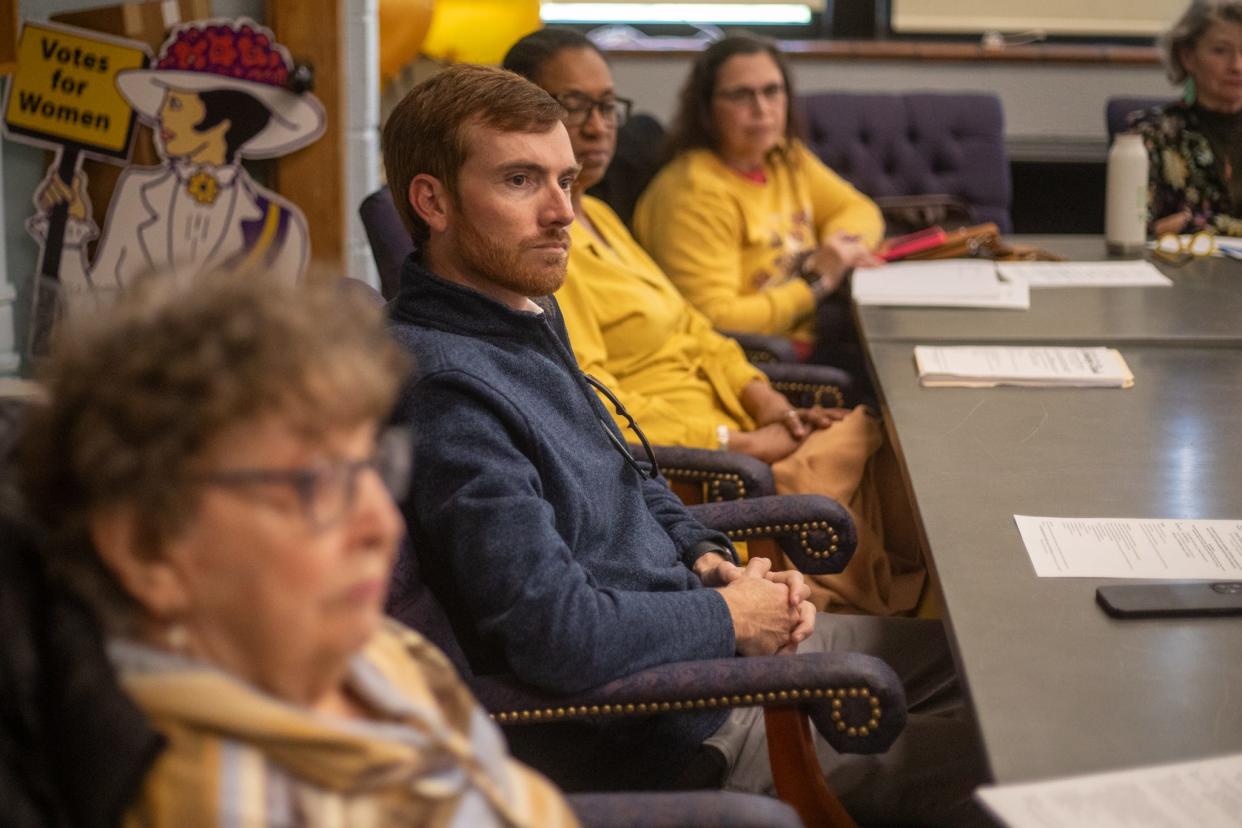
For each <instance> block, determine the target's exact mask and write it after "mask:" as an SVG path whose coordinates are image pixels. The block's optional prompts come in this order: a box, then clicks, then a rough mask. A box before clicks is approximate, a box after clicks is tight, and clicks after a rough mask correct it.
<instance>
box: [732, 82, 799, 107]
mask: <svg viewBox="0 0 1242 828" xmlns="http://www.w3.org/2000/svg"><path fill="white" fill-rule="evenodd" d="M716 95H717V97H720V98H723V99H724V100H726V101H728V102H729V103H731V104H756V103H758V102H759V99H760V98H763V99H764V100H765V101H769V102H771V101H776V100H777V99H779V98H783V97H785V84H783V83H769V84H767V85H765V86H733V87H730V88H729V89H718V90H716Z"/></svg>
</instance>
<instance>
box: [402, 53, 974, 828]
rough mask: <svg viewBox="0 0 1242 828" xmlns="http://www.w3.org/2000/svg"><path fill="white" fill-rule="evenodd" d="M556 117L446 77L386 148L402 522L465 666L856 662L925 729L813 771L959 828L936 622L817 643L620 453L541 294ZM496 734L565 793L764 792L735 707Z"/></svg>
mask: <svg viewBox="0 0 1242 828" xmlns="http://www.w3.org/2000/svg"><path fill="white" fill-rule="evenodd" d="M561 117H563V110H562V109H561V107H560V105H559V104H558V103H557V102H556V101H555V100H554V99H552V98H551V97H549V96H548V95H547V94H546V93H545V92H543V91H542V90H540V89H539V88H538V87H536V86H534V85H533V84H530V83H528V82H527V81H524V80H521V79H519V78H518V77H517V76H516V75H512V74H509V73H507V72H502V71H500V70H494V69H485V68H481V67H472V66H455V67H451V68H449V69H447V70H444V71H443V72H441V73H439V74H438V75H436V76H435V77H433V78H432V79H431V80H429V81H426V82H425V83H423V84H420V85H419V86H418V87H416V88H415V89H414V90H413V91H412V92H411V93H410V94H409V95H408V96H407V97H406V98H405V100H403V101H402V102H401V103H400V104H399V105H398V106H397V108H396V109H395V110H394V111H393V113H392V115H391V116H390V118H389V121H388V123H387V125H386V127H385V130H384V159H385V164H386V166H387V171H388V180H389V184H390V186H391V187H392V190H393V195H394V200H395V202H396V204H397V207H398V210H399V211H400V213H401V215H402V219H403V221H404V222H405V224H406V227H407V228H408V229H409V231H410V233H411V235H412V237H413V239H414V242H415V246H416V252H415V253H414V254H413V255H412V256H411V257H410V259H409V261H407V262H406V265H405V270H404V272H403V274H402V282H401V289H400V293H399V295H398V296H397V298H396V300H395V302H394V303H393V309H392V319H393V329H394V332H395V334H396V336H397V337H398V339H399V340H400V341H401V342H402V343H403V344H404V345H405V346H406V347H408V348H409V349H410V350H411V351H412V352H413V354H414V355H415V358H416V360H417V365H418V372H417V378H416V380H415V382H414V384H413V385H412V386H411V387H410V388H409V389H408V390H407V393H406V394H405V395H403V399H402V402H401V404H400V406H399V410H398V412H397V415H396V416H397V417H398V418H399V419H401V420H404V421H406V422H408V423H410V424H411V425H412V426H413V428H414V432H415V435H416V441H415V446H416V448H415V458H414V463H415V468H416V469H417V470H418V474H417V478H418V482H417V484H416V485H415V486H414V488H413V492H412V494H411V495H410V497H409V498H408V499H407V500H406V502H405V503H403V504H402V508H403V510H404V512H405V516H406V519H407V521H408V523H409V527H410V532H411V536H412V538H413V541H414V544H415V546H416V548H417V549H418V550H419V562H420V565H421V569H422V573H423V576H424V578H425V580H426V581H427V582H428V584H429V585H430V586H431V588H432V589H433V590H434V591H435V592H436V593H437V595H438V596H439V598H440V600H441V603H443V604H444V606H445V607H446V609H447V610H448V613H449V615H450V620H451V622H452V624H453V626H454V629H455V630H456V632H457V634H458V637H459V639H460V640H461V642H462V644H463V648H464V649H465V651H466V654H467V657H468V658H469V659H470V662H471V665H472V667H473V668H474V669H475V670H476V672H479V673H488V672H498V671H512V672H513V673H515V674H516V675H518V676H519V677H521V678H522V679H524V680H525V681H528V682H530V683H532V684H536V685H539V686H542V687H546V688H549V689H554V690H560V691H573V690H579V689H584V688H587V687H592V686H595V685H598V684H602V683H604V682H606V681H609V680H611V679H614V678H617V677H620V676H623V675H627V674H630V673H633V672H635V671H637V670H641V669H643V668H646V667H650V666H653V665H656V664H662V663H667V662H672V661H685V660H692V659H704V658H722V657H727V656H731V655H734V654H739V655H743V656H744V655H754V654H772V653H776V652H781V651H792V650H794V649H796V648H798V647H799V646H802V647H803V648H807V649H819V650H823V649H850V650H859V651H863V652H870V653H872V654H874V655H878V656H879V657H881V658H884V659H885V660H886V661H889V663H890V664H892V665H893V667H894V669H896V670H897V671H898V673H899V674H900V675H902V676H903V678H904V679H906V683H907V693H908V695H909V698H910V700H911V706H912V711H913V710H917V708H918V707H919V706H923V707H925V708H926V710H927V712H929V713H935V714H937V715H928V716H922V718H923V719H928V720H935V721H934V722H931V723H930V724H929V725H928V727H927V728H922V727H921V726H920V723H919V722H917V721H916V719H917V718H919V716H918V715H912V716H911V725H909V726H908V731H909V730H914V731H919V733H918V735H915V736H914V738H910V737H909V736H903V737H902V738H901V739H900V740H899V741H898V743H897V745H895V746H894V747H893V748H892V749H890V751H888V752H887V753H886V754H884V755H883V756H879V757H875V756H850V757H842V756H839V755H837V754H835V753H834V752H833V751H832V750H831V748H829V747H827V745H826V744H823V745H821V761H822V762H823V763H824V766H825V772H826V773H827V774H828V776H829V779H830V781H831V782H832V783H833V784H834V786H835V787H836V789H837V791H838V792H839V793H840V794H841V795H842V797H843V799H844V800H845V802H846V804H847V807H850V808H851V809H852V810H854V811H856V813H857V814H858V815H860V816H867V815H870V814H876V815H881V816H884V817H891V816H893V815H899V816H904V817H910V816H911V815H912V811H911V809H914V810H913V815H916V816H918V817H920V818H921V819H922V820H923V821H929V822H944V823H946V824H948V823H949V822H954V821H955V820H957V819H959V817H960V816H961V814H960V813H957V814H954V813H952V812H953V810H954V809H955V808H961V807H962V806H963V803H965V802H967V800H968V797H969V792H970V790H971V789H972V788H973V786H974V785H975V784H977V783H978V782H979V781H981V776H982V773H981V770H980V766H979V761H978V753H977V748H975V746H974V744H973V734H972V731H971V726H970V725H969V723H968V722H966V721H963V720H962V719H960V718H958V717H957V716H956V715H955V712H956V711H959V709H960V700H958V699H956V696H955V685H954V677H953V668H952V663H951V661H949V659H948V655H947V647H946V644H945V642H944V637H943V634H942V633H941V632H940V630H939V625H938V624H936V623H934V622H933V623H928V622H921V621H918V620H914V619H875V618H850V617H841V618H836V617H828V616H820V617H819V619H818V620H819V623H818V626H817V616H816V613H815V612H814V609H813V607H812V606H811V605H810V604H809V603H808V602H806V601H805V598H806V596H807V589H806V587H805V585H804V584H803V583H802V578H801V575H799V574H798V573H796V572H782V573H771V572H768V571H767V564H766V561H762V560H755V561H752V562H750V563H749V564H748V565H747V566H746V567H745V568H741V567H739V566H737V565H736V556H735V555H734V552H733V550H732V547H731V546H730V545H729V542H728V540H727V539H726V538H725V537H724V536H722V535H720V534H718V533H716V532H713V531H711V530H708V529H706V528H704V527H703V526H702V525H701V524H699V523H698V522H697V521H695V520H694V519H693V518H692V517H691V516H690V515H689V513H687V512H686V510H685V509H684V507H683V506H682V505H681V503H680V501H678V500H677V498H676V497H675V496H674V495H673V494H672V493H671V492H670V491H669V489H668V487H667V485H666V484H665V482H664V481H663V480H661V479H650V478H649V477H647V476H646V475H645V474H643V471H642V469H641V468H640V467H639V466H638V465H637V464H636V463H634V461H633V458H631V457H629V455H628V453H626V452H624V449H623V445H624V438H623V437H622V436H621V434H620V432H618V431H617V429H616V427H615V426H614V425H613V422H612V419H611V417H610V416H609V415H608V413H607V412H606V411H605V410H604V408H603V407H602V405H601V404H600V402H599V400H598V398H597V397H596V395H595V393H594V391H593V390H592V389H591V387H590V386H589V385H588V384H587V382H586V380H585V379H584V377H583V375H582V373H581V371H579V369H578V366H577V363H576V362H575V361H574V357H573V352H572V350H571V349H570V347H569V343H568V339H567V336H566V333H565V328H564V325H563V324H562V322H561V320H560V318H559V311H558V309H557V305H556V303H555V301H554V300H553V299H552V298H551V294H552V293H553V292H554V291H555V290H556V289H557V288H558V287H559V286H560V284H561V282H562V281H563V280H564V277H565V267H566V261H567V253H568V245H569V235H568V232H567V228H568V226H569V224H570V223H571V222H572V221H573V218H574V216H573V211H572V209H571V207H570V189H571V185H572V183H573V180H574V177H575V175H576V173H577V170H578V165H577V163H576V161H575V159H574V154H573V150H572V147H571V145H570V142H569V137H568V134H567V133H566V131H565V128H564V126H563V125H562V124H561V122H560V119H561ZM398 589H399V586H398ZM510 737H511V739H513V740H514V741H513V749H514V753H515V755H518V756H521V757H522V758H524V759H526V760H527V761H531V762H533V763H534V764H536V765H537V766H540V767H541V768H542V769H543V770H545V771H546V772H548V773H549V774H550V775H551V776H552V777H553V778H554V779H556V780H557V781H558V782H560V783H561V784H563V785H566V786H568V787H571V788H572V787H576V786H577V785H579V784H585V783H586V781H587V780H590V783H592V784H593V785H595V786H598V785H599V784H600V782H601V781H603V780H605V779H607V780H608V781H610V782H611V783H613V784H615V785H616V786H618V787H668V786H676V785H687V784H701V783H703V782H704V781H712V782H716V783H720V782H723V783H724V784H726V785H727V786H729V787H732V788H740V789H747V790H770V789H771V776H770V771H769V770H768V768H767V756H766V743H765V738H764V735H763V725H762V717H761V715H759V714H757V713H754V712H753V711H736V712H734V713H732V714H731V713H729V712H727V711H714V710H713V711H705V712H702V713H697V714H693V715H656V716H651V717H648V718H646V719H640V720H632V719H626V720H624V721H614V722H609V723H603V724H583V723H573V724H565V723H557V724H549V725H544V726H529V727H523V728H521V729H520V731H512V732H511V733H510ZM550 757H552V758H550ZM549 762H554V763H555V764H554V765H551V766H550V765H549ZM602 769H606V771H604V770H602ZM604 773H606V774H607V775H606V776H605V775H603V774H604ZM954 824H960V821H959V822H954Z"/></svg>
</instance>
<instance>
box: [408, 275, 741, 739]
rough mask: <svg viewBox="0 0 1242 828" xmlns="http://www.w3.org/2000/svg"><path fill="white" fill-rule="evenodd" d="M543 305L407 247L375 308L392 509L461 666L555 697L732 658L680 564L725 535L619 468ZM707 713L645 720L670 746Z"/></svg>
mask: <svg viewBox="0 0 1242 828" xmlns="http://www.w3.org/2000/svg"><path fill="white" fill-rule="evenodd" d="M542 307H544V309H545V312H544V313H542V314H540V313H534V312H520V311H513V310H511V309H509V308H507V307H505V306H503V305H501V304H499V303H497V302H494V301H492V300H491V299H488V298H486V297H484V296H482V295H481V294H478V293H476V292H474V291H471V290H468V289H466V288H464V287H461V286H458V285H456V284H453V283H450V282H447V281H444V280H442V279H440V278H438V277H437V276H435V275H433V274H432V273H430V272H429V271H427V270H425V269H423V268H422V267H420V266H419V265H418V264H417V263H416V262H414V260H413V258H412V257H411V259H410V260H408V261H407V262H406V265H405V270H404V272H403V274H402V283H401V289H400V292H399V295H398V296H397V298H396V300H395V301H394V302H393V303H392V306H391V308H390V312H391V318H392V322H393V331H394V333H395V335H396V336H397V338H398V340H399V341H400V342H401V343H402V344H403V345H404V346H405V347H406V348H408V349H409V350H410V351H411V352H412V353H413V355H414V357H415V360H416V377H415V380H414V381H413V383H412V384H411V386H410V387H409V388H408V389H406V391H405V393H403V395H402V399H401V402H400V403H399V410H398V413H397V417H398V419H399V420H401V421H404V422H408V423H409V424H411V425H412V426H413V431H414V439H415V456H414V468H415V470H416V479H415V484H414V487H413V490H412V493H411V495H410V496H409V498H407V500H406V501H405V503H403V504H402V507H403V511H404V512H405V517H406V520H407V522H408V524H409V527H410V532H411V537H412V540H413V541H414V545H415V548H416V549H418V555H419V562H420V565H421V569H422V573H423V576H424V578H425V580H426V581H427V583H428V584H429V586H430V587H431V588H432V589H433V590H434V591H435V592H436V594H437V596H438V597H439V598H440V600H441V603H442V604H444V606H445V608H446V609H447V611H448V614H449V616H450V621H451V622H452V623H453V626H454V629H455V631H456V633H457V635H458V638H459V640H461V642H462V644H463V648H464V650H465V651H466V655H467V657H468V659H469V660H470V663H471V666H472V668H473V669H474V670H475V672H476V673H489V672H498V671H501V670H511V671H512V672H513V673H514V674H515V675H517V676H518V677H520V678H521V679H523V680H524V681H527V682H530V683H532V684H535V685H538V686H541V687H545V688H548V689H552V690H558V691H565V692H572V691H575V690H581V689H585V688H588V687H593V686H596V685H599V684H602V683H604V682H606V681H609V680H611V679H614V678H618V677H620V676H624V675H628V674H630V673H633V672H635V671H637V670H641V669H643V668H646V667H650V666H653V665H657V664H664V663H668V662H674V661H687V660H696V659H704V658H723V657H728V656H732V655H733V654H734V651H735V647H736V642H735V640H734V637H733V625H732V621H731V619H730V616H729V611H728V608H727V606H726V605H725V602H724V599H723V598H721V597H720V595H719V593H717V592H716V591H715V590H711V589H706V588H704V587H703V585H702V584H701V582H700V581H699V579H698V577H697V576H696V575H695V574H694V572H693V571H692V570H691V569H690V567H691V566H692V564H693V563H694V561H695V560H696V559H697V557H698V556H699V555H700V554H702V553H703V552H704V551H707V550H709V549H714V548H723V549H725V550H728V551H729V553H731V547H730V546H729V542H728V540H727V539H726V538H725V537H724V536H723V535H721V534H719V533H717V532H714V531H712V530H709V529H707V528H705V527H704V526H703V525H702V524H700V523H699V522H698V521H696V520H695V519H694V518H693V517H692V516H691V515H690V514H689V513H688V512H687V511H686V510H685V507H683V506H682V504H681V502H680V501H679V500H678V499H677V498H676V496H675V495H673V493H672V492H671V491H670V490H669V488H668V485H667V483H666V482H665V481H664V480H663V479H658V480H648V479H644V478H643V477H641V476H640V475H639V474H638V473H637V472H636V471H635V470H634V469H633V468H632V467H631V466H630V464H628V463H627V462H626V461H625V459H624V458H623V457H622V455H621V454H620V452H619V451H618V450H617V448H616V447H615V446H614V445H613V443H612V441H611V440H610V439H609V436H608V433H607V432H608V431H612V432H613V434H614V435H615V436H617V437H618V438H621V439H622V442H624V438H622V437H621V434H620V432H618V431H617V430H616V426H615V425H614V424H613V422H612V418H611V417H610V416H609V415H608V413H607V411H606V410H605V409H604V408H603V406H602V404H601V403H600V401H599V399H598V398H597V397H596V395H595V393H594V392H593V391H592V390H591V388H590V387H589V386H588V385H587V384H586V383H585V381H584V380H583V379H582V375H581V372H580V371H579V369H578V365H577V363H576V362H575V360H574V357H573V352H572V350H571V349H570V347H569V341H568V336H567V334H566V332H565V328H564V325H563V324H562V323H561V321H560V314H559V309H558V308H557V306H556V304H555V301H553V300H550V299H549V300H547V301H546V302H544V303H543V304H542ZM723 716H724V714H723V713H720V712H716V711H712V712H711V713H708V714H703V715H699V716H689V717H679V718H678V719H677V721H676V722H674V721H672V720H670V721H668V722H666V723H665V725H664V727H661V728H658V730H660V731H661V732H665V733H666V735H667V733H668V732H673V733H675V734H676V736H675V738H676V739H678V740H679V741H681V742H682V744H681V745H678V746H677V747H682V748H684V747H686V746H687V745H688V744H690V743H693V744H694V745H697V744H698V743H699V742H701V741H702V739H703V738H705V737H706V736H707V735H709V734H710V733H712V732H713V731H714V730H715V729H716V728H717V727H718V726H719V725H720V723H721V722H722V721H723ZM656 718H662V717H656ZM666 727H667V728H671V731H666V730H665V728H666ZM652 735H654V733H653V734H652ZM667 747H669V748H672V747H674V746H673V745H668V746H667Z"/></svg>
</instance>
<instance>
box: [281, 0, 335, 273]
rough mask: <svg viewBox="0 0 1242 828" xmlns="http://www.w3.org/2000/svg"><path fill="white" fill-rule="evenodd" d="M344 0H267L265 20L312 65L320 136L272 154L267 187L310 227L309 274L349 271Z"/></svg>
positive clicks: (293, 51)
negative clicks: (320, 113)
mask: <svg viewBox="0 0 1242 828" xmlns="http://www.w3.org/2000/svg"><path fill="white" fill-rule="evenodd" d="M345 6H346V0H267V7H266V18H267V20H266V23H267V26H268V27H269V28H270V29H271V30H272V32H273V33H274V34H275V35H276V41H277V42H278V43H281V44H283V45H284V46H286V47H287V48H288V49H289V52H290V54H292V56H293V59H294V60H295V61H305V62H307V63H310V64H311V65H312V66H313V67H314V70H315V85H314V93H315V96H316V97H317V98H319V100H320V102H322V103H323V108H324V112H325V114H326V124H325V126H326V129H325V130H324V134H323V136H322V137H321V138H319V140H317V141H315V142H314V143H313V144H310V145H309V146H306V147H303V148H302V149H300V150H298V151H296V152H293V153H290V154H289V155H284V156H281V157H280V158H277V159H276V160H275V168H274V170H273V180H272V188H273V189H274V190H276V192H278V193H280V194H281V195H282V196H284V197H285V198H287V199H289V200H290V201H292V202H293V203H294V204H296V205H298V207H299V208H301V210H302V212H303V213H304V214H305V215H306V223H307V227H308V229H309V231H310V240H311V258H312V260H313V262H314V263H315V264H316V265H318V266H317V267H312V268H310V269H309V270H308V271H307V278H309V279H312V280H323V279H330V278H333V277H334V276H341V275H344V274H346V273H347V272H348V261H347V257H346V251H347V245H346V239H345V227H346V223H347V221H346V219H347V216H346V205H345V192H346V187H345V180H344V178H345V141H344V125H343V124H342V122H341V119H342V117H343V113H344V112H345V111H346V108H345V97H344V83H343V78H344V73H345V68H346V67H345V60H344V57H345V54H344V53H345V42H344V31H345V29H344V25H345V21H344V16H345Z"/></svg>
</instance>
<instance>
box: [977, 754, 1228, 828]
mask: <svg viewBox="0 0 1242 828" xmlns="http://www.w3.org/2000/svg"><path fill="white" fill-rule="evenodd" d="M975 796H976V798H978V799H979V801H980V802H982V803H983V804H984V806H985V807H986V808H987V809H988V810H989V811H991V812H992V814H993V815H994V816H996V817H997V818H998V819H999V820H1000V821H1001V822H1002V823H1004V824H1005V825H1007V826H1009V828H1062V826H1071V825H1072V826H1079V825H1082V826H1087V825H1089V826H1091V828H1135V826H1161V828H1237V826H1238V825H1239V823H1240V821H1242V817H1240V813H1242V812H1240V810H1239V805H1238V803H1239V801H1242V754H1232V755H1229V756H1221V757H1218V758H1213V759H1199V760H1196V761H1193V762H1178V763H1175V764H1168V765H1152V766H1149V767H1145V768H1135V769H1133V770H1120V771H1109V772H1106V773H1095V774H1089V775H1084V776H1071V777H1066V778H1063V779H1050V780H1048V781H1045V782H1029V783H1024V784H1019V785H998V786H990V785H989V786H985V787H982V788H979V790H977V791H976V792H975Z"/></svg>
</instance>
